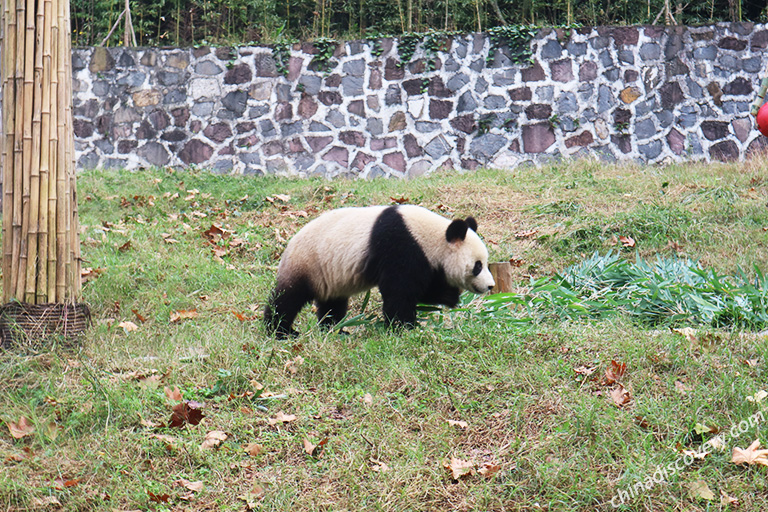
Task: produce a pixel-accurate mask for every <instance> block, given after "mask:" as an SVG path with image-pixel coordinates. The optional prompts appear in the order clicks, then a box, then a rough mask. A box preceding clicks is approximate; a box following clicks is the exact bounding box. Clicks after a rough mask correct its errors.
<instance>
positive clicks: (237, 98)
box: [221, 91, 248, 115]
mask: <svg viewBox="0 0 768 512" xmlns="http://www.w3.org/2000/svg"><path fill="white" fill-rule="evenodd" d="M221 104H222V105H223V106H224V108H226V109H227V110H230V111H232V112H234V113H235V114H237V115H240V114H242V113H243V112H245V108H246V106H247V105H248V93H247V92H245V91H232V92H230V93H227V95H226V96H224V98H222V100H221Z"/></svg>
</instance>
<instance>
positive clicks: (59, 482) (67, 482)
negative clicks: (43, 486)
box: [53, 478, 83, 491]
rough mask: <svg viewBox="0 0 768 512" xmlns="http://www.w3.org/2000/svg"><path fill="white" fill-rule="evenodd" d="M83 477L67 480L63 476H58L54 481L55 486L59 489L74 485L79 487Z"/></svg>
mask: <svg viewBox="0 0 768 512" xmlns="http://www.w3.org/2000/svg"><path fill="white" fill-rule="evenodd" d="M82 480H83V479H82V478H71V479H69V480H65V479H63V478H56V479H55V480H54V481H53V488H54V489H56V490H57V491H63V490H64V489H70V488H72V487H77V485H78V484H79V483H80V482H82Z"/></svg>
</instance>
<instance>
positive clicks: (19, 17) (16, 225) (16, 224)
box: [8, 0, 25, 297]
mask: <svg viewBox="0 0 768 512" xmlns="http://www.w3.org/2000/svg"><path fill="white" fill-rule="evenodd" d="M24 7H25V5H24V0H16V55H17V56H18V55H22V54H23V52H24V42H25V39H24V19H25V15H24ZM13 76H14V82H15V83H14V88H15V92H16V101H15V103H14V112H15V116H14V127H13V130H14V138H13V205H12V208H13V214H12V215H13V236H12V238H11V243H12V244H13V245H12V251H13V260H12V262H11V272H10V275H9V276H8V279H9V280H10V281H11V283H10V287H11V288H10V290H11V295H12V296H13V297H18V295H17V294H16V292H17V288H16V284H17V276H18V275H19V263H20V261H19V260H20V256H19V255H20V252H21V232H22V185H23V182H24V176H23V175H24V172H23V171H24V168H23V163H24V160H23V159H24V155H23V153H22V151H23V145H22V134H23V133H24V119H23V115H22V112H19V110H20V109H21V106H22V105H23V103H24V60H23V59H20V58H18V57H17V58H16V59H15V65H14V75H13Z"/></svg>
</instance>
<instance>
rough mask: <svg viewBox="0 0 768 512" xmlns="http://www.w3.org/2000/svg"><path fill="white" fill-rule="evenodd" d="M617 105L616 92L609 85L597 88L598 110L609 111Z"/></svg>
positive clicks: (600, 111) (601, 111)
mask: <svg viewBox="0 0 768 512" xmlns="http://www.w3.org/2000/svg"><path fill="white" fill-rule="evenodd" d="M615 105H616V97H615V95H614V92H613V91H612V90H611V88H610V87H608V86H607V85H601V86H600V87H599V88H598V90H597V111H598V112H599V113H601V114H602V113H603V112H607V111H608V110H610V109H611V108H613V107H614V106H615Z"/></svg>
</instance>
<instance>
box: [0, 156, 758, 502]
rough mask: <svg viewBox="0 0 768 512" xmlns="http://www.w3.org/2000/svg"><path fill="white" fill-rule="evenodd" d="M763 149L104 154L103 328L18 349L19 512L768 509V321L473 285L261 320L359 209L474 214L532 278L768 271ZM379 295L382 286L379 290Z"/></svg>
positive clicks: (94, 231)
mask: <svg viewBox="0 0 768 512" xmlns="http://www.w3.org/2000/svg"><path fill="white" fill-rule="evenodd" d="M767 165H768V161H766V159H755V160H752V161H749V162H746V163H737V164H729V165H725V164H687V165H671V166H668V167H647V166H645V167H642V166H631V165H621V166H618V165H606V164H600V163H595V162H591V161H580V162H571V163H567V162H562V163H556V164H552V165H551V166H547V167H543V168H534V167H526V168H519V169H517V170H515V171H512V172H501V171H480V172H477V173H470V174H460V173H451V174H439V175H434V176H432V177H428V178H419V179H414V180H410V181H394V180H389V181H387V180H378V181H321V180H297V179H283V178H257V177H233V176H217V175H214V174H211V173H208V172H193V171H175V172H174V171H171V170H165V169H163V170H147V171H142V172H136V173H131V172H117V171H92V172H87V173H84V174H82V175H81V177H80V180H79V185H78V187H79V197H80V200H79V207H80V215H81V224H82V226H81V227H82V236H81V238H82V253H83V257H84V259H85V261H84V264H83V267H84V268H87V269H88V272H87V274H86V276H85V279H87V281H86V283H85V285H84V292H83V293H84V299H85V301H86V302H88V303H89V305H90V306H91V309H92V313H93V317H94V326H93V327H92V328H91V329H90V331H89V332H88V333H87V335H86V337H85V338H84V339H83V340H82V342H81V343H78V344H77V345H76V346H66V345H65V344H59V345H53V346H50V345H47V346H46V347H44V348H43V347H39V346H37V347H36V346H22V347H16V348H13V349H11V350H6V351H4V352H2V353H0V420H2V423H3V425H2V427H0V461H1V462H0V464H1V466H0V468H2V469H1V470H0V509H1V510H8V511H21V510H45V509H50V510H54V509H57V508H58V509H61V510H106V511H112V510H117V511H134V510H142V511H146V510H153V511H165V510H168V511H170V510H173V511H181V510H189V511H198V510H211V511H214V510H215V511H229V510H259V511H269V510H281V511H288V510H291V511H310V510H311V511H315V510H333V511H344V510H347V511H357V510H386V511H406V510H462V511H463V510H477V511H491V510H499V511H501V510H507V511H512V510H515V511H517V510H519V511H523V510H525V511H528V510H530V511H534V510H542V511H574V510H577V511H581V510H585V511H586V510H590V511H591V510H632V511H635V510H648V511H678V510H679V511H694V510H710V511H711V510H731V509H734V510H766V509H768V493H767V492H766V491H768V481H767V480H766V471H768V468H766V467H764V466H761V465H759V464H753V465H746V464H740V465H737V464H734V463H732V462H731V457H732V451H733V448H734V447H739V448H743V449H746V448H747V446H749V445H750V444H751V443H752V442H753V441H755V440H758V439H759V440H760V441H762V442H763V444H768V434H767V432H768V415H766V416H764V413H763V409H762V407H763V403H764V402H761V401H760V398H761V396H759V395H758V396H757V397H756V396H755V395H756V393H758V392H759V391H761V390H763V389H768V383H766V376H767V371H766V370H767V369H768V358H767V357H766V356H767V355H768V335H763V334H761V333H760V332H759V330H756V329H752V330H748V329H743V330H739V329H723V328H716V327H715V326H713V325H708V324H701V325H696V324H695V323H693V324H692V323H691V322H690V321H689V322H687V323H681V324H680V325H672V324H669V323H666V322H664V321H661V322H657V323H655V324H649V323H648V322H644V321H643V319H642V318H630V317H629V316H627V315H622V314H615V315H611V316H608V317H606V318H605V319H601V320H596V319H589V318H586V317H585V318H582V319H579V318H575V319H574V318H572V317H566V316H562V315H558V314H556V313H551V314H546V312H545V314H541V315H538V316H536V317H535V318H533V319H529V320H527V321H522V320H520V318H518V317H515V316H514V315H512V314H511V313H510V314H498V315H494V314H480V313H479V312H480V311H481V310H482V307H483V306H482V304H481V300H479V299H475V300H473V301H472V302H469V300H470V299H472V297H466V301H467V302H468V307H467V308H465V309H466V311H454V312H451V311H444V312H437V313H424V314H422V323H423V325H422V326H421V327H420V328H416V329H414V330H412V331H407V332H403V333H392V332H389V331H387V330H386V329H383V328H382V327H381V326H380V325H379V323H378V322H376V321H373V320H371V321H367V322H364V323H362V325H358V326H353V327H350V328H348V330H349V331H350V334H349V335H347V336H340V335H338V334H335V333H328V332H324V331H321V330H319V329H318V328H317V325H316V321H315V319H314V315H313V314H312V313H311V311H310V310H309V308H306V309H305V311H303V312H302V313H301V314H300V316H299V318H298V320H297V324H296V328H297V329H298V330H299V331H301V332H302V333H303V334H302V335H301V336H299V337H298V338H295V339H290V340H284V341H283V340H275V339H273V338H270V337H268V336H266V335H265V333H264V329H263V326H262V324H261V321H260V320H261V312H262V309H263V306H264V303H265V300H266V298H267V296H268V294H269V291H270V288H271V286H272V285H273V281H274V277H275V271H276V267H277V262H278V259H279V256H280V254H281V252H282V250H283V248H284V247H285V244H286V241H287V240H288V239H289V238H290V237H291V236H292V235H293V234H294V233H295V232H296V231H297V230H298V229H299V228H300V227H301V226H302V225H303V224H305V223H306V222H308V220H310V219H311V218H314V217H315V216H317V215H318V214H319V213H320V212H321V211H324V210H328V209H332V208H337V207H341V206H352V205H371V204H390V203H393V202H402V201H407V202H409V203H415V204H420V205H422V206H425V207H428V208H430V209H432V210H435V211H438V212H441V213H443V214H444V215H446V216H453V215H455V216H462V217H464V216H466V215H473V216H474V217H475V218H476V219H477V220H478V223H479V232H480V234H481V236H483V237H484V239H485V241H486V243H487V245H488V248H489V251H490V253H491V261H505V260H508V259H510V258H512V259H513V260H514V261H515V264H516V266H515V267H514V272H515V279H516V283H517V286H518V287H519V288H518V290H517V291H518V292H519V293H520V294H522V295H525V294H526V293H527V292H528V291H530V288H531V286H532V285H531V283H532V282H533V281H535V280H537V279H540V278H542V277H546V276H552V275H554V274H555V273H557V272H560V271H562V270H563V269H565V268H566V267H569V266H570V265H574V264H577V263H579V262H581V261H583V260H584V259H586V258H588V257H590V256H591V255H592V254H593V253H595V252H596V251H597V252H598V253H600V254H606V253H609V252H611V251H613V252H614V253H619V255H620V256H621V257H622V258H626V259H627V260H630V261H635V260H636V259H637V258H641V259H647V260H653V259H654V258H656V257H657V256H661V257H664V258H673V257H684V258H690V259H692V260H695V261H698V262H699V263H700V265H701V266H702V267H703V268H705V269H711V270H713V271H716V272H717V273H719V274H720V275H736V274H737V273H738V272H739V271H741V272H742V273H743V274H744V275H746V276H754V275H755V272H756V270H755V269H758V270H761V271H765V270H766V269H768V251H766V246H767V245H768V205H767V204H766V201H768V181H766V178H765V169H766V166H767ZM627 237H629V238H631V239H632V240H633V241H634V245H633V246H631V244H629V243H627V242H626V240H627V239H628V238H627ZM363 302H364V301H363V298H362V297H358V298H356V299H355V300H353V301H352V307H351V312H352V313H359V312H360V309H361V307H362V306H363ZM379 306H380V300H379V298H378V295H377V294H376V293H375V292H374V293H373V294H372V295H371V299H370V303H369V304H368V305H367V309H366V310H365V311H366V313H377V314H378V312H379V310H378V308H379ZM686 326H687V327H693V328H694V329H695V331H688V330H684V329H683V327H686ZM672 328H675V329H676V330H673V329H672ZM624 365H626V366H624ZM747 397H751V398H752V400H748V399H747ZM617 404H618V405H617ZM766 414H768V413H766ZM12 434H16V435H15V436H14V435H12ZM713 438H717V439H719V441H720V443H719V444H718V443H716V442H711V440H712V439H713ZM707 441H710V444H709V445H708V447H709V451H710V452H711V453H708V454H707V455H705V456H703V457H702V456H701V455H700V453H701V452H702V450H703V448H702V446H703V444H704V443H705V442H707ZM705 448H706V447H705ZM684 450H692V451H694V452H696V453H697V456H693V455H691V454H689V455H685V452H684ZM763 460H765V458H764V459H763ZM766 463H768V460H766ZM731 500H738V504H735V503H734V502H732V501H731Z"/></svg>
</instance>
